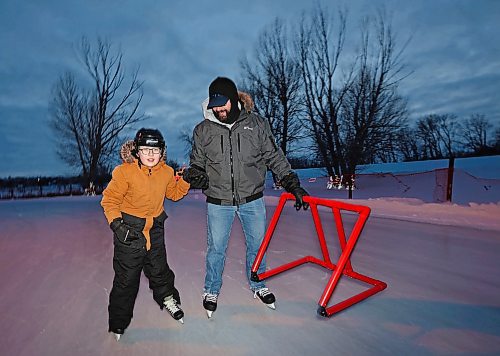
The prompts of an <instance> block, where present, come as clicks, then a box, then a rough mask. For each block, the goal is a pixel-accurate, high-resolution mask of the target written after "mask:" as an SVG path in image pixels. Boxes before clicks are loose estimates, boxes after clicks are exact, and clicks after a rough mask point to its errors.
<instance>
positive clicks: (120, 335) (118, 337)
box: [113, 333, 122, 341]
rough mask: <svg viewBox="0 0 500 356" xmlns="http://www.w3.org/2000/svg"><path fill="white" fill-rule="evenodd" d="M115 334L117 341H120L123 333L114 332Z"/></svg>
mask: <svg viewBox="0 0 500 356" xmlns="http://www.w3.org/2000/svg"><path fill="white" fill-rule="evenodd" d="M113 334H114V337H115V340H116V341H120V338H121V337H122V334H115V333H113Z"/></svg>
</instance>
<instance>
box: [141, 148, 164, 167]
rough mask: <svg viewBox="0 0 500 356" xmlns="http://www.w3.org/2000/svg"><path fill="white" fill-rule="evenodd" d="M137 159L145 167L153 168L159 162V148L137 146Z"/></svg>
mask: <svg viewBox="0 0 500 356" xmlns="http://www.w3.org/2000/svg"><path fill="white" fill-rule="evenodd" d="M138 151H139V159H140V160H141V163H142V164H143V165H145V166H146V167H154V166H156V165H157V164H158V162H160V158H161V153H162V152H161V148H159V147H150V146H139V150H138Z"/></svg>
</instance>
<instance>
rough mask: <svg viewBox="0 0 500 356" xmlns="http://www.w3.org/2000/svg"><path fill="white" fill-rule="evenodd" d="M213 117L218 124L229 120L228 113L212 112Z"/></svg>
mask: <svg viewBox="0 0 500 356" xmlns="http://www.w3.org/2000/svg"><path fill="white" fill-rule="evenodd" d="M221 114H223V115H221ZM214 115H215V117H216V118H217V120H219V121H220V122H225V121H227V119H228V118H229V111H227V110H224V111H219V112H217V113H216V112H214Z"/></svg>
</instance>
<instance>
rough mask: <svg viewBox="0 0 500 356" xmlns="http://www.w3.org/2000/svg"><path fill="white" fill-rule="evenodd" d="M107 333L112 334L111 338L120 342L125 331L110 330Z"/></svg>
mask: <svg viewBox="0 0 500 356" xmlns="http://www.w3.org/2000/svg"><path fill="white" fill-rule="evenodd" d="M109 332H111V333H112V334H113V337H114V338H115V340H116V341H120V338H121V337H122V335H123V333H124V332H125V330H123V329H115V330H110V331H109Z"/></svg>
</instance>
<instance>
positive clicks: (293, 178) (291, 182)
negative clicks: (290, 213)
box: [280, 173, 309, 211]
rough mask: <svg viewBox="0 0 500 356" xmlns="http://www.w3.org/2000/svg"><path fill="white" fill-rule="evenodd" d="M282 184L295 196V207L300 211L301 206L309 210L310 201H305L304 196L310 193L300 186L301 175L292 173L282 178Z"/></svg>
mask: <svg viewBox="0 0 500 356" xmlns="http://www.w3.org/2000/svg"><path fill="white" fill-rule="evenodd" d="M280 183H281V186H282V187H283V188H285V190H286V191H287V192H289V193H292V194H293V195H294V197H295V205H294V206H295V209H296V210H297V211H298V210H300V208H303V209H304V210H307V208H309V203H307V202H305V201H304V199H303V197H304V196H306V195H309V193H307V192H306V190H305V189H304V188H302V187H301V186H300V181H299V177H298V176H297V174H296V173H290V174H288V175H286V176H285V177H284V178H283V179H282V180H281V182H280Z"/></svg>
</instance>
